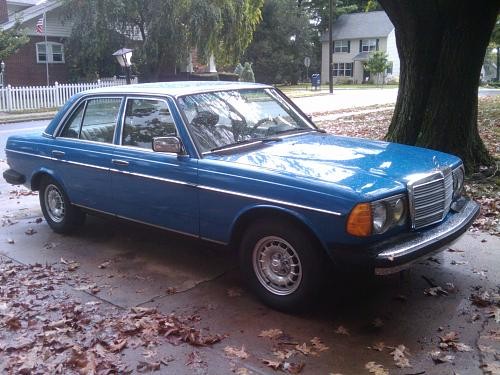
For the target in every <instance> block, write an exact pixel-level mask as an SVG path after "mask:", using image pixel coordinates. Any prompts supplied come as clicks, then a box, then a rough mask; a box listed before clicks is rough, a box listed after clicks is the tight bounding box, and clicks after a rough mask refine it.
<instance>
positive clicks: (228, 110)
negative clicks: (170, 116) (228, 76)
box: [178, 89, 314, 153]
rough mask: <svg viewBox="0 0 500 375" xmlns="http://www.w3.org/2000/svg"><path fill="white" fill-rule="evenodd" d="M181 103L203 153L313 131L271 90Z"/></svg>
mask: <svg viewBox="0 0 500 375" xmlns="http://www.w3.org/2000/svg"><path fill="white" fill-rule="evenodd" d="M178 103H179V108H180V110H181V111H182V112H183V113H184V116H185V118H186V119H187V125H188V130H189V132H190V134H191V136H192V138H193V140H194V142H195V143H196V146H197V147H198V148H199V150H200V151H201V152H202V153H207V152H211V151H217V150H221V149H226V148H230V147H233V146H235V145H238V144H245V143H252V142H254V141H255V142H258V141H265V140H266V139H268V138H272V137H276V136H278V135H284V134H293V133H294V132H303V131H304V130H313V129H314V128H313V127H312V126H311V125H309V124H308V123H307V122H306V121H305V119H303V118H302V117H301V116H300V115H299V114H298V113H296V112H295V111H294V110H293V109H292V108H291V106H290V105H289V104H288V103H286V101H285V100H284V99H283V98H281V97H280V96H279V95H278V94H277V93H276V92H275V91H274V90H272V89H249V90H233V91H220V92H209V93H202V94H194V95H187V96H183V97H181V98H179V99H178Z"/></svg>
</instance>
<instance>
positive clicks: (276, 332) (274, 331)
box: [259, 328, 283, 339]
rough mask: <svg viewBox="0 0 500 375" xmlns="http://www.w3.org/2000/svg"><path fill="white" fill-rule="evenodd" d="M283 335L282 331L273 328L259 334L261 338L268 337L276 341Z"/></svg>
mask: <svg viewBox="0 0 500 375" xmlns="http://www.w3.org/2000/svg"><path fill="white" fill-rule="evenodd" d="M282 334H283V331H282V330H281V329H276V328H272V329H268V330H266V331H262V332H261V333H259V337H267V338H270V339H275V338H277V337H279V336H281V335H282Z"/></svg>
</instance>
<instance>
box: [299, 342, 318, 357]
mask: <svg viewBox="0 0 500 375" xmlns="http://www.w3.org/2000/svg"><path fill="white" fill-rule="evenodd" d="M295 349H296V350H298V351H299V352H301V353H302V354H304V355H314V354H315V353H314V352H313V351H312V348H311V347H309V346H307V343H303V344H302V345H296V346H295Z"/></svg>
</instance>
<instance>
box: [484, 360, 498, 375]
mask: <svg viewBox="0 0 500 375" xmlns="http://www.w3.org/2000/svg"><path fill="white" fill-rule="evenodd" d="M482 369H483V371H484V373H485V374H486V375H500V365H499V364H497V363H487V364H486V365H485V366H484V367H483V368H482Z"/></svg>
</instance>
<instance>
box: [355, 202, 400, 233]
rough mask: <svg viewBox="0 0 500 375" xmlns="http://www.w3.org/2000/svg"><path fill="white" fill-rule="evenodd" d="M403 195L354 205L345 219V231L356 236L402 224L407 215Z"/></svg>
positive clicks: (378, 231) (384, 230)
mask: <svg viewBox="0 0 500 375" xmlns="http://www.w3.org/2000/svg"><path fill="white" fill-rule="evenodd" d="M407 206H408V205H407V199H406V196H405V195H402V194H400V195H396V196H394V197H389V198H385V199H381V200H378V201H375V202H371V203H359V204H358V205H356V206H355V207H354V208H353V209H352V211H351V213H350V214H349V217H348V219H347V233H349V234H352V235H354V236H358V237H366V236H369V235H371V234H381V233H384V232H386V231H388V230H389V229H391V228H394V227H395V226H397V225H403V224H404V223H405V222H406V218H407V216H408V210H407Z"/></svg>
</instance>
